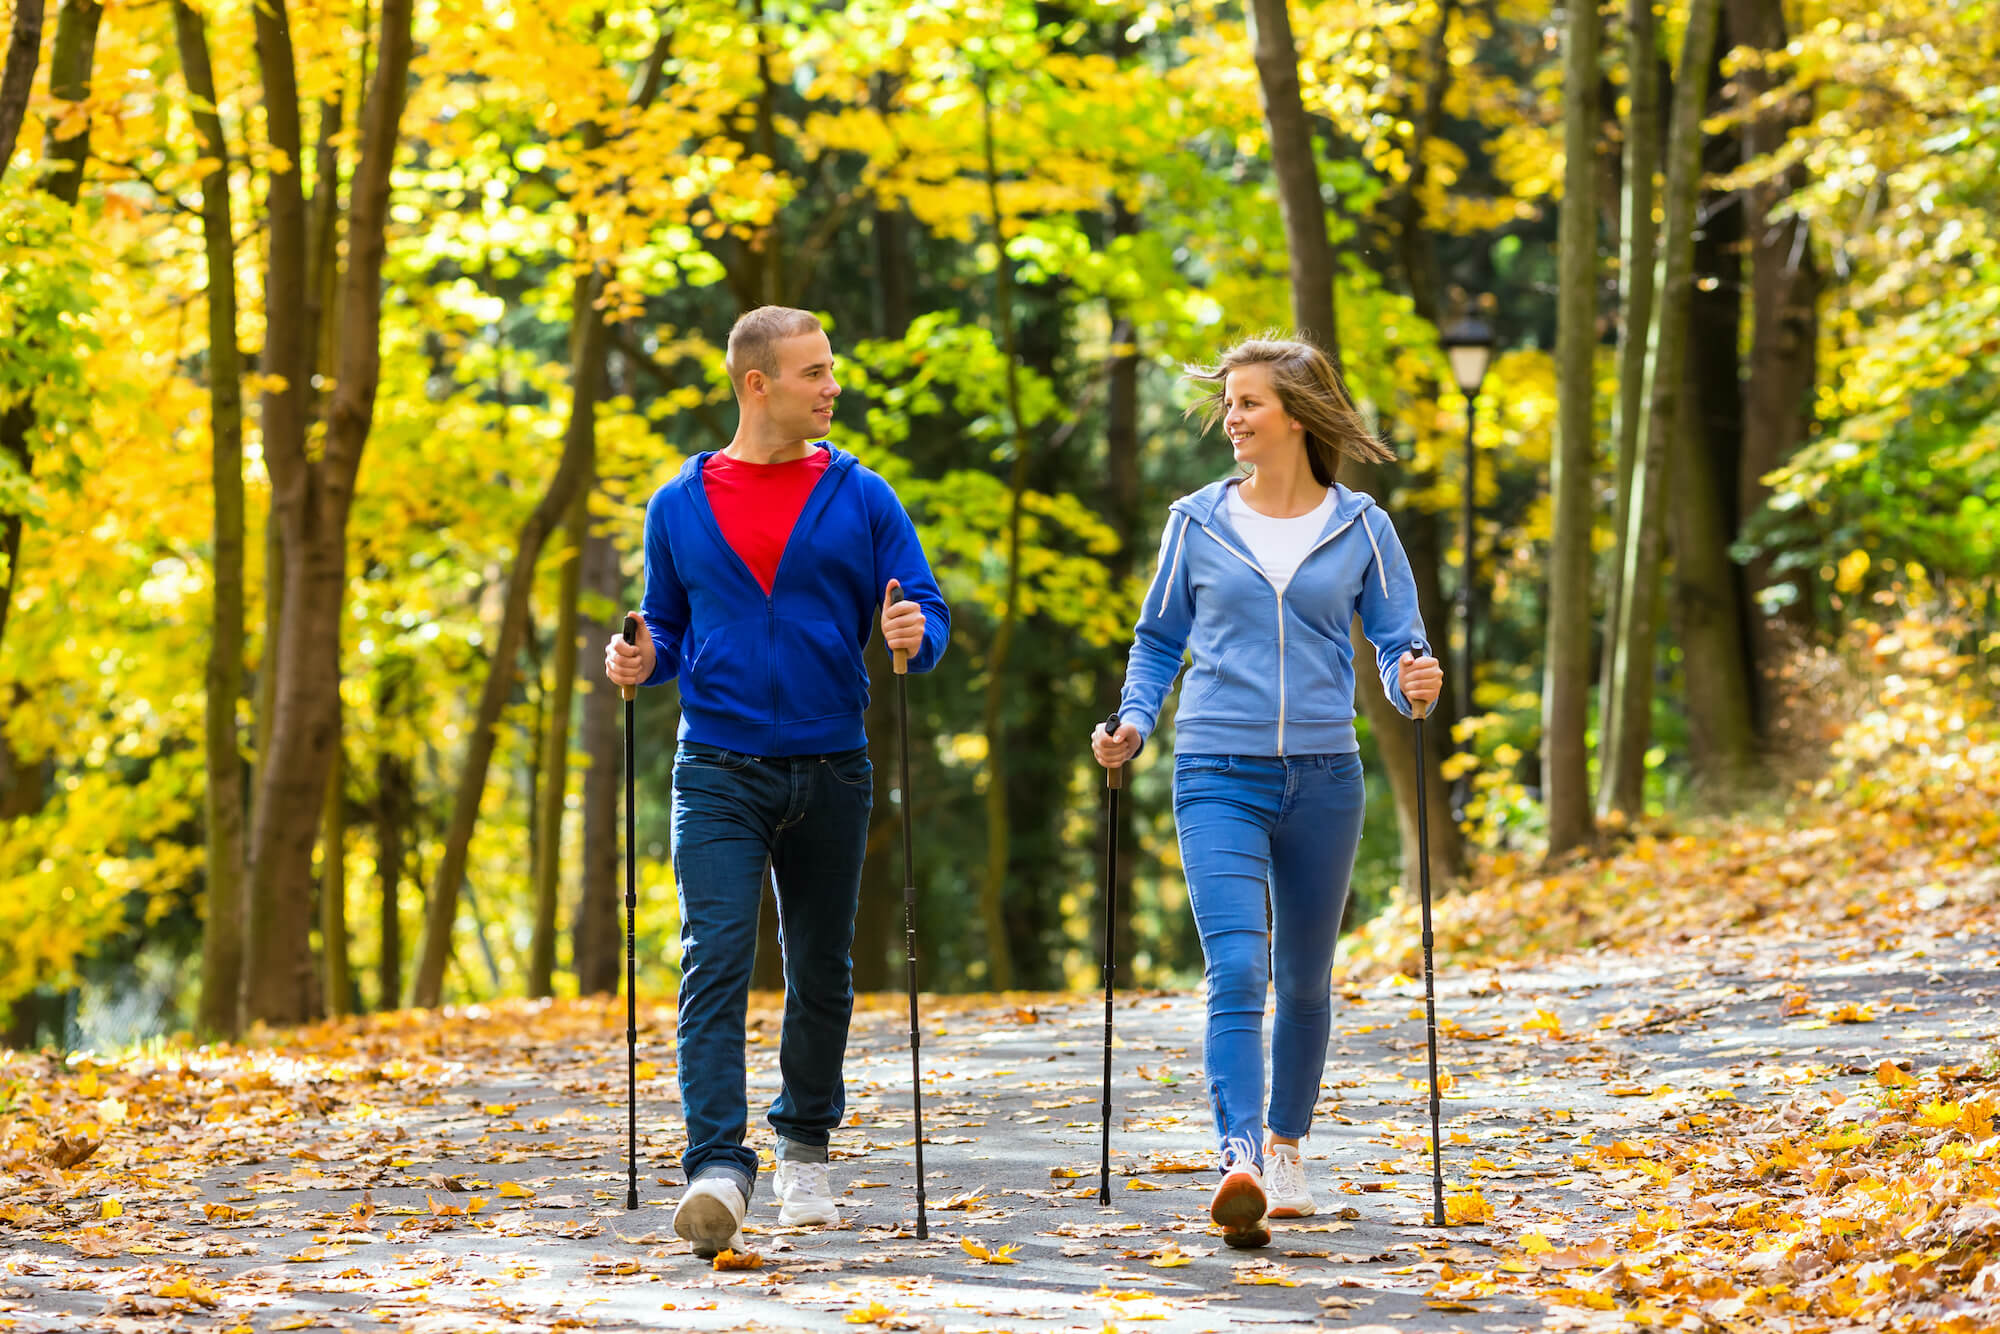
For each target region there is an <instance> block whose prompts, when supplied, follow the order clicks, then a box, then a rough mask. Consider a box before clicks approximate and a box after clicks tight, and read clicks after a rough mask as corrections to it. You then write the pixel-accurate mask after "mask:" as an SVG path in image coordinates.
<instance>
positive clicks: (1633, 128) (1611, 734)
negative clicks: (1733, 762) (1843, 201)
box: [1597, 0, 1660, 818]
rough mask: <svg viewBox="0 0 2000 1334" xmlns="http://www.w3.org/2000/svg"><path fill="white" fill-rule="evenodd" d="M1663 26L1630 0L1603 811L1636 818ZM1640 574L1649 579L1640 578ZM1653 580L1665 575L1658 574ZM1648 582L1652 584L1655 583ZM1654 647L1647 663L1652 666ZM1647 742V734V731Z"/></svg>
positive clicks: (1644, 1)
mask: <svg viewBox="0 0 2000 1334" xmlns="http://www.w3.org/2000/svg"><path fill="white" fill-rule="evenodd" d="M1659 46H1660V39H1659V26H1658V21H1657V19H1656V16H1655V15H1654V13H1653V0H1626V6H1625V67H1626V70H1627V71H1628V83H1629V93H1628V96H1629V97H1630V100H1631V114H1630V116H1629V117H1628V119H1627V122H1626V126H1625V171H1624V201H1623V208H1622V210H1621V214H1620V224H1619V255H1618V282H1619V285H1620V287H1621V288H1622V289H1623V290H1622V291H1621V293H1620V297H1619V312H1620V313H1619V323H1618V393H1617V397H1616V398H1615V399H1614V400H1613V401H1612V407H1611V435H1612V438H1613V440H1614V441H1615V445H1616V449H1617V451H1618V491H1617V501H1616V505H1615V510H1614V514H1613V519H1612V530H1611V531H1612V541H1613V546H1612V556H1611V577H1610V580H1609V581H1608V587H1607V588H1606V590H1605V601H1604V627H1605V631H1604V655H1603V658H1604V660H1603V664H1602V668H1603V670H1602V674H1601V676H1600V677H1599V680H1598V691H1597V707H1598V736H1599V737H1600V738H1601V740H1600V742H1599V747H1600V748H1599V752H1598V761H1597V769H1598V773H1597V813H1598V814H1599V815H1608V814H1610V813H1611V812H1612V811H1619V812H1622V813H1623V814H1624V815H1626V816H1627V817H1628V818H1629V817H1636V816H1638V815H1640V814H1642V813H1643V812H1644V809H1645V788H1646V756H1645V748H1644V746H1643V745H1641V747H1640V748H1639V750H1637V751H1633V750H1632V749H1631V748H1630V747H1629V745H1628V744H1627V743H1628V742H1629V741H1630V740H1631V739H1632V738H1631V732H1630V729H1629V728H1628V727H1627V726H1626V723H1625V695H1624V689H1623V666H1622V664H1621V662H1620V658H1621V655H1622V654H1623V653H1624V651H1625V641H1624V638H1623V636H1621V635H1620V634H1619V633H1618V627H1619V625H1620V624H1621V617H1622V612H1621V610H1620V607H1621V604H1622V602H1623V599H1624V596H1625V587H1626V585H1625V550H1626V547H1627V545H1628V544H1629V542H1630V537H1629V535H1628V534H1629V529H1630V527H1631V514H1632V495H1633V487H1634V482H1633V477H1634V474H1635V473H1636V472H1637V470H1638V464H1639V439H1640V429H1639V427H1640V423H1641V421H1643V420H1644V418H1645V415H1646V400H1645V397H1644V394H1645V384H1646V343H1647V335H1648V333H1649V331H1650V330H1651V327H1652V321H1653V255H1654V251H1655V248H1656V243H1657V241H1658V233H1657V231H1656V230H1655V228H1654V225H1653V195H1654V191H1653V177H1654V176H1655V174H1657V173H1658V171H1659V169H1660V59H1659ZM1642 578H1650V577H1649V576H1642ZM1651 582H1657V581H1656V580H1652V581H1651ZM1651 582H1649V587H1650V586H1651ZM1651 666H1652V654H1651V653H1650V652H1648V653H1647V654H1646V662H1645V667H1646V670H1651ZM1641 740H1642V741H1643V737H1642V738H1641Z"/></svg>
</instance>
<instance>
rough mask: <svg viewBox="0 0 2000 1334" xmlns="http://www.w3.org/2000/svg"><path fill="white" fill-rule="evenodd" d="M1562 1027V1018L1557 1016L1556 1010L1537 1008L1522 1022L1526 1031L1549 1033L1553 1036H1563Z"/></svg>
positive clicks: (1522, 1029) (1522, 1027)
mask: <svg viewBox="0 0 2000 1334" xmlns="http://www.w3.org/2000/svg"><path fill="white" fill-rule="evenodd" d="M1562 1029H1563V1025H1562V1020H1561V1019H1559V1018H1557V1016H1556V1012H1555V1011H1554V1010H1543V1009H1537V1010H1536V1011H1535V1012H1534V1014H1532V1015H1530V1016H1529V1017H1528V1018H1527V1019H1526V1020H1524V1021H1523V1022H1522V1024H1521V1031H1522V1032H1524V1033H1547V1034H1548V1035H1549V1036H1550V1037H1552V1038H1559V1037H1561V1036H1562Z"/></svg>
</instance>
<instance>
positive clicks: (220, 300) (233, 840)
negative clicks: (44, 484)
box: [174, 0, 244, 1037]
mask: <svg viewBox="0 0 2000 1334" xmlns="http://www.w3.org/2000/svg"><path fill="white" fill-rule="evenodd" d="M174 34H175V38H176V41H177V44H178V46H179V48H180V60H181V72H182V76H183V77H184V78H185V79H186V81H187V87H188V96H189V102H190V104H191V105H190V106H189V113H190V115H191V117H192V119H193V121H194V128H195V133H196V134H197V135H198V136H199V137H200V139H201V146H202V156H203V157H205V158H208V159H210V160H211V161H213V162H214V163H215V164H216V166H215V169H214V170H213V171H211V172H209V173H208V174H207V175H206V176H204V177H202V182H201V230H202V241H203V245H204V248H205V250H206V252H207V259H208V395H209V432H210V439H211V455H212V472H213V475H214V483H213V485H214V491H215V519H214V526H213V533H214V545H215V556H214V571H213V583H214V592H213V599H214V612H213V621H214V626H213V629H212V631H211V633H210V639H209V649H208V672H207V688H208V698H207V703H206V715H205V732H204V738H205V745H206V748H207V755H206V758H207V766H208V790H207V812H206V814H207V828H208V847H207V851H208V893H207V902H206V913H205V914H204V918H203V922H202V949H201V1000H200V1003H199V1007H198V1009H197V1011H196V1024H197V1026H198V1027H199V1028H200V1030H201V1031H202V1032H203V1033H205V1034H211V1035H218V1036H223V1037H234V1036H235V1035H236V1032H237V1026H236V1019H237V1013H236V995H237V990H238V988H239V987H240V986H241V985H242V979H243V857H244V846H243V832H244V831H243V788H244V773H243V753H242V750H241V747H240V744H239V742H238V740H237V736H236V705H237V701H238V700H239V699H240V698H241V697H242V695H243V358H242V354H241V353H240V352H239V351H238V349H237V346H236V236H235V232H234V230H233V224H232V222H231V214H232V208H231V201H230V195H229V140H228V136H227V135H226V134H225V133H224V131H223V128H222V118H221V117H220V116H219V115H218V114H217V113H216V106H215V72H214V67H213V65H212V64H211V62H210V60H209V52H208V34H207V32H206V30H205V29H204V27H203V25H202V21H201V16H200V15H199V14H197V13H196V12H195V11H194V9H193V8H192V7H190V6H189V5H188V4H187V3H186V0H175V3H174Z"/></svg>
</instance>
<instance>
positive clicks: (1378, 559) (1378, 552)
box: [1361, 514, 1389, 597]
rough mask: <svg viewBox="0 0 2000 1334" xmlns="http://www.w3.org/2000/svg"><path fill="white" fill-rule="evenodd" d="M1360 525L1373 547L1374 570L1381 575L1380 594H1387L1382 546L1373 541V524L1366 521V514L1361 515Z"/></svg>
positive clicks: (1386, 578) (1387, 582)
mask: <svg viewBox="0 0 2000 1334" xmlns="http://www.w3.org/2000/svg"><path fill="white" fill-rule="evenodd" d="M1361 526H1362V528H1364V529H1366V530H1367V533H1368V545H1369V546H1371V547H1374V548H1375V571H1376V573H1378V574H1379V575H1381V576H1382V596H1383V597H1388V596H1389V571H1388V569H1387V568H1386V567H1385V566H1384V565H1383V564H1382V547H1381V545H1380V544H1379V543H1377V542H1376V541H1375V525H1374V524H1372V523H1370V522H1368V516H1367V515H1366V514H1363V515H1362V516H1361Z"/></svg>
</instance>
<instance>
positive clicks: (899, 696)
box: [889, 584, 931, 1241]
mask: <svg viewBox="0 0 2000 1334" xmlns="http://www.w3.org/2000/svg"><path fill="white" fill-rule="evenodd" d="M902 600H903V587H902V585H901V584H898V585H897V586H896V587H894V588H892V589H890V590H889V605H890V606H892V607H893V606H895V605H896V604H897V603H898V602H901V601H902ZM894 656H895V662H896V739H897V743H898V746H899V748H900V750H901V752H902V779H901V786H900V787H899V789H898V790H899V792H900V793H901V795H902V806H903V957H904V959H905V960H906V961H907V969H908V976H909V989H910V1102H911V1105H912V1106H913V1107H914V1108H915V1112H916V1122H917V1140H916V1146H917V1240H919V1241H926V1240H928V1239H929V1238H930V1235H931V1225H930V1220H929V1219H928V1218H927V1217H926V1216H925V1212H924V1069H923V1061H922V1059H921V1055H920V1053H921V1052H922V1050H923V1033H922V1032H921V1030H920V1028H919V1025H918V1023H917V871H916V860H915V854H914V853H913V852H912V851H911V841H910V655H909V652H908V650H906V649H896V650H895V651H894Z"/></svg>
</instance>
